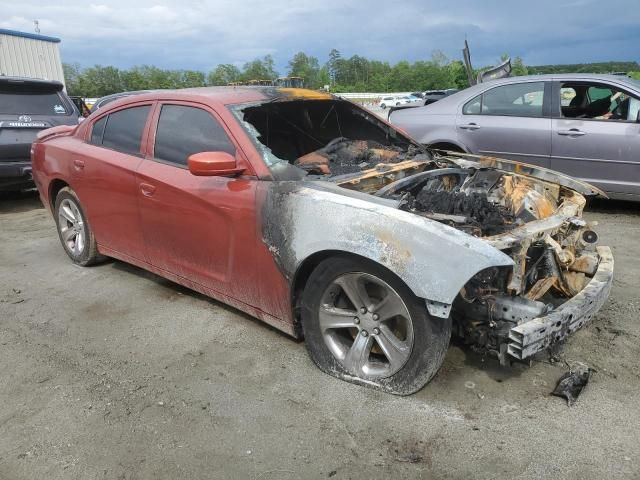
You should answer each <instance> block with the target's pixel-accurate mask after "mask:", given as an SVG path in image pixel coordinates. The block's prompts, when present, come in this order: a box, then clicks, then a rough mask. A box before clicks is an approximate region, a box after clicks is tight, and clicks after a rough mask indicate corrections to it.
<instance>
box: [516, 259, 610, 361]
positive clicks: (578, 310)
mask: <svg viewBox="0 0 640 480" xmlns="http://www.w3.org/2000/svg"><path fill="white" fill-rule="evenodd" d="M597 252H598V256H599V257H600V262H599V263H598V269H597V271H596V273H595V275H594V276H593V277H592V278H591V280H590V281H589V283H588V284H587V285H586V286H585V287H584V288H583V289H582V290H581V291H580V292H579V293H578V294H577V295H575V296H574V297H572V298H571V299H569V300H568V301H567V302H565V303H563V304H562V305H560V306H558V307H557V308H555V309H554V310H553V311H551V312H550V313H548V314H546V315H544V316H540V317H538V318H534V319H533V320H529V321H527V322H524V323H521V324H520V325H518V326H517V327H514V328H512V329H511V330H510V332H509V344H508V348H507V353H508V354H509V355H511V356H513V357H515V358H517V359H518V360H523V359H525V358H528V357H530V356H532V355H533V354H535V353H537V352H539V351H541V350H544V349H545V348H547V347H549V346H550V345H552V344H553V343H555V342H558V341H560V340H562V339H564V338H566V337H567V336H568V335H571V334H572V333H573V332H575V331H576V330H578V329H579V328H580V327H582V326H583V325H584V324H585V323H587V322H589V321H590V320H591V319H593V317H594V316H595V313H596V312H597V311H598V310H599V309H600V308H601V307H602V305H603V304H604V302H605V301H606V299H607V297H608V296H609V292H610V290H611V284H612V283H613V256H612V254H611V250H610V249H609V247H597Z"/></svg>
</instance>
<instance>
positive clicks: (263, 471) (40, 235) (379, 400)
mask: <svg viewBox="0 0 640 480" xmlns="http://www.w3.org/2000/svg"><path fill="white" fill-rule="evenodd" d="M639 212H640V209H639V207H638V206H636V205H633V204H625V203H615V202H610V203H607V202H600V203H598V204H597V205H595V207H594V208H592V209H591V211H590V212H588V213H587V214H586V217H587V218H588V219H589V220H598V221H599V222H600V225H599V227H598V229H599V232H600V234H601V239H602V240H601V243H603V244H609V245H611V246H612V247H613V251H614V255H615V261H616V277H615V284H614V287H613V291H612V294H611V298H610V300H609V302H608V303H607V304H606V305H605V307H604V309H603V310H602V311H601V312H600V314H599V315H598V316H597V318H596V319H595V320H594V321H593V322H592V323H591V324H590V325H589V326H588V327H586V328H585V329H583V330H581V331H579V332H578V333H577V334H575V335H574V336H573V337H572V338H571V339H570V340H569V342H568V343H567V344H566V345H565V346H564V347H563V348H561V349H560V351H559V353H558V354H557V357H556V358H555V360H556V361H550V357H549V355H543V356H540V358H538V359H537V361H535V362H534V363H533V365H532V366H531V367H528V366H523V365H520V366H516V367H514V368H511V369H506V368H501V367H500V366H499V365H498V364H497V361H496V360H495V359H493V358H482V357H480V356H478V355H475V354H473V353H472V352H471V351H469V350H468V349H466V348H461V347H460V346H456V345H452V346H451V348H450V350H449V353H448V355H447V358H446V360H445V363H444V366H443V368H442V369H441V371H440V372H439V373H438V375H437V376H436V377H435V379H434V380H433V381H432V382H431V384H430V385H428V386H427V387H426V388H424V389H423V390H422V391H420V392H419V393H417V394H415V395H413V396H410V397H404V398H402V397H394V396H391V395H387V394H384V393H380V392H376V391H373V390H370V389H366V388H363V387H359V386H355V385H351V384H348V383H345V382H343V381H340V380H337V379H335V378H332V377H329V376H327V375H325V374H323V373H321V372H320V371H319V370H318V369H317V368H316V367H315V366H314V365H313V364H312V362H311V361H310V360H309V358H308V356H307V353H306V351H305V348H304V344H303V343H299V342H296V341H294V340H292V339H291V338H289V337H287V336H285V335H283V334H281V333H279V332H277V331H275V330H273V329H271V328H269V327H267V326H266V325H264V324H262V323H260V322H258V321H256V320H253V319H251V318H249V317H247V316H246V315H244V314H241V313H239V312H237V311H236V310H234V309H232V308H229V307H226V306H224V305H221V304H219V303H217V302H215V301H212V300H209V299H207V298H205V297H203V296H201V295H198V294H196V293H193V292H190V291H188V290H186V289H184V288H182V287H179V286H177V285H175V284H172V283H171V282H168V281H165V280H163V279H161V278H159V277H157V276H154V275H152V274H149V273H146V272H144V271H142V270H140V269H138V268H134V267H131V266H128V265H126V264H123V263H121V262H116V261H110V262H107V263H105V264H102V265H99V266H96V267H92V268H80V267H76V266H74V265H72V263H71V262H70V260H69V259H68V258H67V256H66V255H65V253H64V252H63V250H62V247H61V246H60V245H59V242H58V238H57V235H56V231H55V228H54V224H53V220H52V219H51V217H50V215H49V213H48V212H47V211H46V210H45V209H43V208H42V206H41V204H40V202H39V199H38V198H37V196H35V195H34V194H28V195H25V194H23V195H19V196H15V195H14V196H11V197H6V196H5V197H3V198H2V199H0V479H3V480H4V479H10V480H14V479H47V480H55V479H83V480H88V479H154V480H157V479H192V478H203V479H204V478H206V479H235V478H247V479H255V480H258V479H262V480H266V479H284V480H288V479H297V478H334V479H360V478H362V479H387V478H424V479H427V478H450V479H454V478H455V479H457V478H460V479H469V478H476V479H483V478H486V479H493V478H510V479H538V478H561V479H563V480H567V479H591V478H593V479H602V478H638V477H639V476H640V345H639V343H640V323H639V310H640V299H639V297H638V292H640V278H639V276H640V242H639V238H640V213H639ZM552 360H553V359H552ZM576 361H582V362H585V363H587V364H588V365H590V366H592V367H593V368H595V369H596V370H597V372H596V373H594V375H593V377H592V380H591V382H590V383H589V385H588V386H587V387H586V389H585V391H584V392H583V394H582V395H581V396H580V398H579V400H578V402H577V404H576V405H575V406H574V407H572V408H569V407H567V405H566V402H565V401H563V400H562V399H560V398H557V397H552V396H550V395H549V393H550V391H551V390H552V389H553V387H554V386H555V384H556V382H557V380H558V378H559V377H560V376H561V375H562V374H563V373H564V372H565V371H566V370H567V364H572V363H573V362H576Z"/></svg>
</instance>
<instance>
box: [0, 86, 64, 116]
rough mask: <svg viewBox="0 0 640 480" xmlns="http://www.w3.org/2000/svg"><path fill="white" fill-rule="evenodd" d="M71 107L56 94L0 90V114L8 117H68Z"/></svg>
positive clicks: (10, 89) (9, 89) (12, 89)
mask: <svg viewBox="0 0 640 480" xmlns="http://www.w3.org/2000/svg"><path fill="white" fill-rule="evenodd" d="M71 111H72V109H71V107H70V106H69V105H68V104H67V102H65V101H64V100H63V99H62V97H61V96H60V94H59V93H58V92H38V91H31V90H18V89H14V88H11V87H7V88H4V87H3V88H2V89H0V114H9V115H53V116H58V115H69V114H70V113H71Z"/></svg>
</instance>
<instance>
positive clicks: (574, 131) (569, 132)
mask: <svg viewBox="0 0 640 480" xmlns="http://www.w3.org/2000/svg"><path fill="white" fill-rule="evenodd" d="M586 134H587V132H583V131H582V130H578V129H577V128H571V129H569V130H558V135H562V136H565V137H581V136H582V135H586Z"/></svg>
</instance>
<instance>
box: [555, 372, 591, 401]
mask: <svg viewBox="0 0 640 480" xmlns="http://www.w3.org/2000/svg"><path fill="white" fill-rule="evenodd" d="M591 371H592V370H591V368H589V367H588V366H587V365H585V364H584V363H580V362H577V363H576V366H575V367H574V368H571V369H570V370H569V371H568V372H566V373H565V374H564V375H562V377H560V380H558V384H557V385H556V388H555V389H554V390H553V392H551V395H555V396H556V397H564V398H566V399H567V405H568V406H570V407H571V406H573V405H574V404H575V403H576V400H577V399H578V396H579V395H580V393H581V392H582V390H583V389H584V387H585V386H586V385H587V383H589V379H590V378H591Z"/></svg>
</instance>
